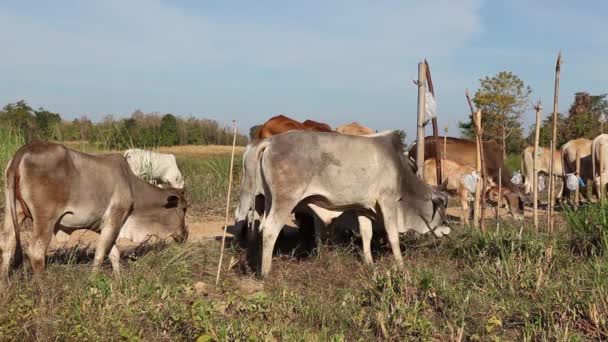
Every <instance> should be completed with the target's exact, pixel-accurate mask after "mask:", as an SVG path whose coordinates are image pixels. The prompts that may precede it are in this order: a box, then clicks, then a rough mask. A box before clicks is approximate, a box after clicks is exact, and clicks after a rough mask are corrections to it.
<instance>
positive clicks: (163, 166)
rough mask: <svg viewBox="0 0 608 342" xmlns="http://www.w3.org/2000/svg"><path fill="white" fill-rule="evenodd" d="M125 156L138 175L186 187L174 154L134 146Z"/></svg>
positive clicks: (158, 181) (173, 185)
mask: <svg viewBox="0 0 608 342" xmlns="http://www.w3.org/2000/svg"><path fill="white" fill-rule="evenodd" d="M124 157H125V159H127V162H128V163H129V166H130V167H131V170H133V172H134V173H135V174H136V175H137V176H139V177H141V178H143V179H146V180H149V181H154V182H157V183H161V184H163V183H164V184H169V185H170V186H171V187H173V188H176V189H183V188H184V178H183V177H182V173H181V172H180V171H179V169H178V168H177V161H176V160H175V156H174V155H172V154H166V153H158V152H152V151H147V150H140V149H136V148H133V149H129V150H127V151H125V154H124Z"/></svg>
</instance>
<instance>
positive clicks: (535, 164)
mask: <svg viewBox="0 0 608 342" xmlns="http://www.w3.org/2000/svg"><path fill="white" fill-rule="evenodd" d="M534 109H535V110H536V126H535V128H534V131H535V132H534V159H533V160H534V162H533V164H532V170H533V173H532V174H533V176H532V177H533V179H532V187H533V190H532V201H533V216H534V229H536V230H537V231H538V141H539V138H540V111H541V110H542V109H543V107H542V104H541V101H540V99H538V102H537V103H536V106H535V107H534Z"/></svg>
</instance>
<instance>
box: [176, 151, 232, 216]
mask: <svg viewBox="0 0 608 342" xmlns="http://www.w3.org/2000/svg"><path fill="white" fill-rule="evenodd" d="M241 160H242V159H241V157H240V156H237V157H235V160H234V178H233V182H234V184H233V186H232V189H233V191H238V188H239V187H238V184H239V183H240V181H241V170H242V167H241V163H242V162H241ZM177 164H178V167H179V169H180V170H181V172H182V175H183V176H184V180H185V184H186V190H187V194H188V196H189V202H190V203H192V204H193V205H194V206H195V208H194V209H195V210H196V209H199V210H202V211H204V212H211V213H222V212H223V209H222V208H224V207H225V201H226V191H227V190H228V180H229V174H230V157H229V156H226V157H211V158H196V159H195V158H185V157H178V158H177ZM236 197H237V196H235V194H233V195H232V197H231V198H232V200H233V203H235V202H236V200H237V198H236Z"/></svg>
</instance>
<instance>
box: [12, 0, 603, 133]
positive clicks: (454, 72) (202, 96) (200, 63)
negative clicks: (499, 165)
mask: <svg viewBox="0 0 608 342" xmlns="http://www.w3.org/2000/svg"><path fill="white" fill-rule="evenodd" d="M606 19H608V1H577V2H573V1H563V2H562V3H561V4H556V3H555V1H546V0H537V1H523V0H513V1H482V0H460V1H456V0H453V1H449V0H445V1H441V0H439V1H369V0H367V1H364V0H349V1H342V0H337V1H312V0H311V1H306V2H304V1H301V2H295V1H265V0H260V1H213V2H212V1H198V0H179V1H177V0H176V1H148V0H105V1H90V0H54V1H28V0H20V1H8V0H0V32H2V33H1V34H0V46H2V50H0V104H5V103H8V102H14V101H17V100H19V99H25V100H27V101H28V102H29V103H30V104H31V105H33V106H34V107H39V106H44V107H45V108H47V109H50V110H53V111H57V112H60V113H61V114H62V115H63V116H64V117H65V118H75V117H79V116H82V115H87V116H88V117H90V118H92V119H94V120H95V119H100V118H102V117H104V116H105V115H107V114H114V115H115V116H126V115H129V114H130V113H131V112H132V111H133V110H135V109H141V110H143V111H144V112H150V111H159V112H162V113H165V112H172V113H175V114H180V115H188V114H192V115H194V116H197V117H205V118H211V119H216V120H218V121H220V122H222V123H224V124H226V125H228V124H229V123H230V122H231V120H232V119H236V120H237V121H238V123H239V128H240V130H241V131H246V130H247V129H248V128H249V126H251V125H253V124H257V123H261V122H263V121H265V120H266V119H268V118H269V117H271V116H273V115H275V114H279V113H284V114H286V115H289V116H292V117H294V118H296V119H300V120H304V119H307V118H310V119H313V120H317V121H324V122H327V123H329V124H331V125H332V126H337V125H341V124H344V123H349V122H352V121H359V122H360V123H363V124H365V125H367V126H370V127H372V128H375V129H378V130H384V129H405V130H406V132H407V133H408V136H409V137H410V138H411V137H413V136H414V135H415V122H416V118H415V116H416V114H415V112H416V87H415V86H414V85H413V84H412V80H413V79H414V78H416V75H417V63H418V61H420V60H422V59H423V58H427V59H428V60H429V62H430V64H431V68H432V71H433V80H434V83H435V87H436V93H437V102H438V111H439V121H440V126H442V127H443V125H444V124H446V123H447V124H448V125H449V127H450V134H456V130H457V122H458V121H459V120H464V119H465V118H466V115H467V113H468V107H467V104H466V101H465V99H464V90H465V89H466V88H469V89H470V90H471V92H474V91H475V89H476V88H477V86H478V79H479V78H480V77H483V76H485V75H492V74H495V73H497V72H499V71H503V70H509V71H512V72H514V73H515V74H517V75H519V76H520V77H521V78H522V79H523V80H524V82H526V83H527V84H528V85H530V86H531V87H532V89H533V98H534V99H536V98H538V97H541V98H542V99H543V102H544V107H545V110H544V114H547V113H549V112H550V111H551V110H552V99H553V77H554V66H555V58H556V55H557V52H558V50H559V49H562V50H563V54H564V63H563V67H562V75H561V79H562V81H561V85H560V86H561V92H560V106H559V107H560V110H562V111H565V110H567V108H568V107H569V105H570V103H571V102H572V100H573V96H574V93H575V92H577V91H583V90H585V91H589V92H590V93H592V94H599V93H606V92H608V32H607V31H608V30H607V29H606V27H607V26H606ZM532 120H533V113H532V112H528V113H526V114H525V116H524V126H525V128H528V126H529V125H530V123H531V122H532ZM408 140H409V139H408Z"/></svg>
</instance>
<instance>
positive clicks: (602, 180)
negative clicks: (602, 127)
mask: <svg viewBox="0 0 608 342" xmlns="http://www.w3.org/2000/svg"><path fill="white" fill-rule="evenodd" d="M591 156H592V157H591V163H592V168H593V180H594V181H595V188H596V191H597V195H598V197H599V198H602V197H603V196H602V195H601V194H605V193H606V183H608V165H606V163H608V134H600V135H598V136H597V137H595V139H593V143H592V145H591ZM602 162H603V164H602Z"/></svg>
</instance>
